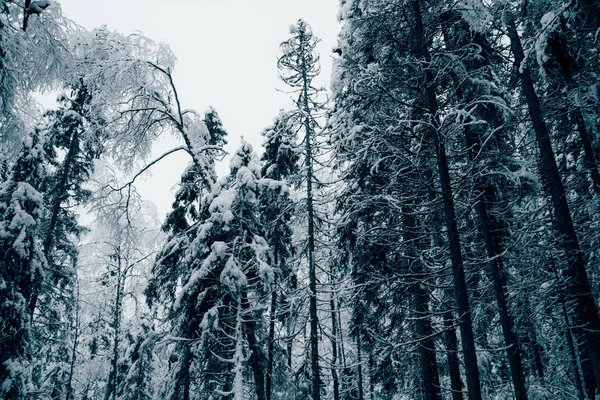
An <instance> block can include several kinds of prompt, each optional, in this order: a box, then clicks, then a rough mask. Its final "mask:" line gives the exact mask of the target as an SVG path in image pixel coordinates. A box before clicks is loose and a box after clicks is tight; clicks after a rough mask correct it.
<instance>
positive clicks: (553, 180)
mask: <svg viewBox="0 0 600 400" xmlns="http://www.w3.org/2000/svg"><path fill="white" fill-rule="evenodd" d="M504 19H505V23H506V28H507V31H508V37H509V39H510V44H511V50H512V53H513V55H514V58H515V64H516V65H517V66H518V67H519V76H520V79H521V86H522V89H523V94H524V96H525V99H526V102H527V107H528V109H529V116H530V118H531V121H532V123H533V129H534V131H535V135H536V140H537V143H538V147H539V151H540V157H541V163H540V173H541V175H542V178H543V179H544V182H545V184H546V185H547V187H548V191H549V192H550V197H551V199H552V206H553V211H554V222H555V227H556V229H557V231H558V233H559V234H560V236H561V239H562V242H563V249H564V251H565V253H566V254H565V256H566V257H565V258H566V268H565V269H564V271H563V275H564V276H565V278H566V279H565V286H566V295H567V296H568V298H569V299H570V300H574V301H575V307H574V322H575V324H576V325H578V326H581V327H582V328H583V331H584V332H585V342H586V346H587V348H588V351H589V353H590V358H591V362H592V365H593V371H594V375H595V381H596V386H599V385H600V334H599V332H600V317H599V316H598V308H597V306H596V302H595V300H594V298H593V296H592V292H591V287H590V282H589V279H588V276H587V271H586V269H585V261H584V259H583V254H582V252H581V250H580V248H579V241H578V238H577V234H576V232H575V227H574V225H573V220H572V217H571V211H570V209H569V204H568V202H567V197H566V193H565V188H564V185H563V182H562V180H561V177H560V173H559V171H558V167H557V165H556V159H555V157H554V151H553V149H552V143H551V142H550V136H549V132H548V127H547V126H546V123H545V121H544V119H543V114H542V109H541V106H540V101H539V98H538V96H537V93H536V92H535V87H534V85H533V80H532V78H531V74H530V73H529V69H528V68H527V66H526V65H525V64H524V63H525V54H524V52H523V47H522V45H521V39H520V37H519V34H518V33H517V28H516V24H515V20H514V17H513V15H512V13H511V12H510V11H507V12H505V13H504Z"/></svg>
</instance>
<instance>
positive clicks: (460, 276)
mask: <svg viewBox="0 0 600 400" xmlns="http://www.w3.org/2000/svg"><path fill="white" fill-rule="evenodd" d="M412 5H413V14H414V18H415V30H414V36H415V38H414V39H415V42H416V43H417V44H418V47H419V49H418V50H419V52H420V56H421V58H422V60H423V61H424V62H425V63H426V64H429V63H430V61H431V56H430V54H429V50H428V48H427V44H426V43H427V42H426V40H425V34H424V30H423V20H422V16H421V5H420V1H419V0H413V1H412ZM425 68H426V69H425V73H424V75H425V76H424V78H425V81H424V84H425V95H426V104H427V108H428V111H429V113H430V114H431V118H432V123H433V126H432V127H431V128H429V129H428V133H429V140H430V141H431V144H432V145H433V147H434V149H435V152H436V156H437V163H438V174H439V179H440V185H441V188H442V198H443V204H444V215H445V225H446V229H447V234H448V243H449V248H450V257H451V261H452V275H453V277H454V288H455V293H456V303H457V305H458V313H459V315H458V321H459V327H460V334H461V339H462V347H463V353H464V360H465V372H466V376H467V387H468V390H469V399H470V400H482V396H481V386H480V380H479V369H478V367H477V354H476V351H475V339H474V337H473V322H472V320H471V310H470V306H469V295H468V291H467V283H466V280H465V272H464V266H463V259H462V252H461V244H460V237H459V233H458V226H457V223H456V212H455V209H454V198H453V194H452V186H451V181H450V172H449V168H448V160H447V156H446V149H445V147H444V144H443V143H442V141H441V140H440V137H439V131H438V129H439V127H440V123H439V116H438V103H437V96H436V92H435V86H434V85H435V82H434V79H433V73H432V71H431V69H429V66H428V65H426V66H425Z"/></svg>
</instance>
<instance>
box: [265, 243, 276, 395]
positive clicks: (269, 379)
mask: <svg viewBox="0 0 600 400" xmlns="http://www.w3.org/2000/svg"><path fill="white" fill-rule="evenodd" d="M273 261H274V264H275V265H279V254H278V252H277V247H275V251H274V254H273ZM276 310H277V280H275V282H274V287H273V293H271V319H270V321H269V350H268V352H269V354H268V357H269V360H268V365H267V380H266V385H265V386H266V388H265V390H266V396H267V400H271V392H272V386H273V358H274V350H275V312H276Z"/></svg>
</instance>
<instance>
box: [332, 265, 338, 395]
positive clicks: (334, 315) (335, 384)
mask: <svg viewBox="0 0 600 400" xmlns="http://www.w3.org/2000/svg"><path fill="white" fill-rule="evenodd" d="M329 279H330V290H331V293H330V297H329V306H330V308H331V383H332V385H333V400H340V382H339V379H338V344H337V330H338V327H337V312H336V306H335V286H334V279H333V267H331V269H330V271H329Z"/></svg>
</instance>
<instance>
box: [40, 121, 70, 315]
mask: <svg viewBox="0 0 600 400" xmlns="http://www.w3.org/2000/svg"><path fill="white" fill-rule="evenodd" d="M79 146H80V143H79V133H78V131H77V129H74V130H73V135H72V136H71V142H70V143H69V151H68V152H67V155H66V156H65V160H64V161H63V164H62V171H61V175H60V179H59V180H58V184H57V185H56V186H55V187H54V188H53V189H52V193H53V198H52V210H51V214H50V223H49V224H48V228H47V230H46V232H45V236H44V242H43V246H44V247H43V250H44V256H45V257H46V259H47V260H48V262H49V263H50V262H51V261H52V257H51V255H52V254H51V251H52V244H53V242H54V231H55V229H56V224H57V223H58V214H59V213H60V207H61V205H62V203H63V201H64V200H65V198H66V196H68V195H67V190H68V184H69V175H70V174H71V168H72V167H73V163H74V162H75V159H76V157H77V155H78V154H79ZM40 284H41V283H39V282H38V283H36V284H35V287H34V288H32V293H31V297H30V299H29V314H30V315H31V319H32V320H33V314H34V312H35V308H36V306H37V302H38V298H39V289H40Z"/></svg>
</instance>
